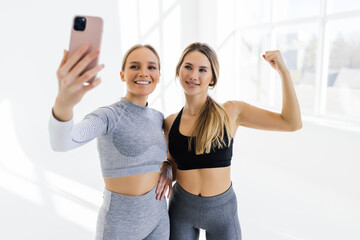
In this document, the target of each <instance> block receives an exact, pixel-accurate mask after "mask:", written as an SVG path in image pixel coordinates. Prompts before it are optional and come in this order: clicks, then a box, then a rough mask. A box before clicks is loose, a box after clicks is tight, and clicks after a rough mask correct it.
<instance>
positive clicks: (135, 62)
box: [129, 61, 157, 65]
mask: <svg viewBox="0 0 360 240" xmlns="http://www.w3.org/2000/svg"><path fill="white" fill-rule="evenodd" d="M147 63H149V64H155V65H156V64H157V63H156V62H147ZM129 64H140V62H138V61H132V62H130V63H129Z"/></svg>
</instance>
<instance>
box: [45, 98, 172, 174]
mask: <svg viewBox="0 0 360 240" xmlns="http://www.w3.org/2000/svg"><path fill="white" fill-rule="evenodd" d="M163 121H164V115H163V114H162V113H161V112H159V111H157V110H155V109H151V108H148V107H141V106H138V105H136V104H133V103H131V102H130V101H128V100H126V99H125V98H122V99H121V100H120V101H119V102H117V103H114V104H112V105H109V106H105V107H101V108H99V109H97V110H95V111H94V112H92V113H90V114H88V115H87V116H85V118H84V119H83V120H82V121H80V122H79V123H77V124H76V125H74V123H73V120H70V121H67V122H60V121H58V120H56V119H55V118H54V116H53V115H52V114H51V117H50V121H49V135H50V143H51V146H52V148H53V149H54V150H55V151H68V150H70V149H73V148H76V147H79V146H81V145H83V144H85V143H88V142H90V141H91V140H92V139H94V138H96V137H97V140H98V144H97V146H98V151H99V157H100V162H101V169H102V174H103V177H104V178H112V177H123V176H129V175H135V174H142V173H149V172H159V171H160V165H161V163H162V162H163V161H164V160H166V155H167V144H166V141H165V138H164V134H163V130H162V126H163Z"/></svg>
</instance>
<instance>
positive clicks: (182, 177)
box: [176, 167, 231, 197]
mask: <svg viewBox="0 0 360 240" xmlns="http://www.w3.org/2000/svg"><path fill="white" fill-rule="evenodd" d="M176 178H177V182H178V184H179V185H180V186H181V187H182V188H183V189H184V190H185V191H187V192H189V193H191V194H193V195H198V196H202V197H212V196H216V195H219V194H221V193H224V192H225V191H226V190H228V189H229V187H230V186H231V178H230V167H222V168H205V169H193V170H177V172H176Z"/></svg>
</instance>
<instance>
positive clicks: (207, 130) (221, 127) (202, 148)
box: [176, 42, 231, 155]
mask: <svg viewBox="0 0 360 240" xmlns="http://www.w3.org/2000/svg"><path fill="white" fill-rule="evenodd" d="M193 51H198V52H201V53H202V54H204V55H205V56H206V57H207V58H208V59H209V61H210V64H211V71H212V81H211V83H210V84H209V87H210V88H214V87H215V86H216V84H217V82H218V78H219V61H218V58H217V55H216V53H215V51H214V50H213V49H212V48H211V47H210V46H209V45H207V44H205V43H199V42H195V43H192V44H190V45H189V46H188V47H187V48H185V50H184V51H183V53H182V55H181V57H180V60H179V62H178V64H177V65H176V78H178V77H179V75H180V68H181V65H182V63H183V62H184V58H185V57H186V55H187V54H189V53H190V52H193ZM230 133H231V129H230V120H229V117H228V115H227V113H226V111H225V109H224V108H223V107H222V106H221V105H220V104H218V103H217V102H216V101H214V100H213V99H212V98H211V97H210V96H207V99H206V103H205V104H204V106H203V107H202V109H201V111H200V115H199V117H198V119H197V120H196V122H195V125H194V127H193V129H192V134H191V137H190V141H189V150H191V148H192V143H193V141H194V140H195V154H197V155H199V154H204V153H210V151H211V149H216V148H223V147H224V146H229V145H230V142H231V141H230V140H231V136H230ZM194 138H195V139H194ZM226 139H227V141H226Z"/></svg>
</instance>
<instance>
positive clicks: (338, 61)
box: [326, 17, 360, 120]
mask: <svg viewBox="0 0 360 240" xmlns="http://www.w3.org/2000/svg"><path fill="white" fill-rule="evenodd" d="M355 22H360V17H357V18H350V19H346V20H336V21H331V22H329V25H328V30H329V32H328V36H329V41H330V44H329V49H328V51H329V66H328V84H327V85H328V88H327V105H326V112H327V113H329V114H335V115H337V116H341V117H349V118H355V119H358V120H360V30H359V28H358V25H357V24H354V23H355Z"/></svg>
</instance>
